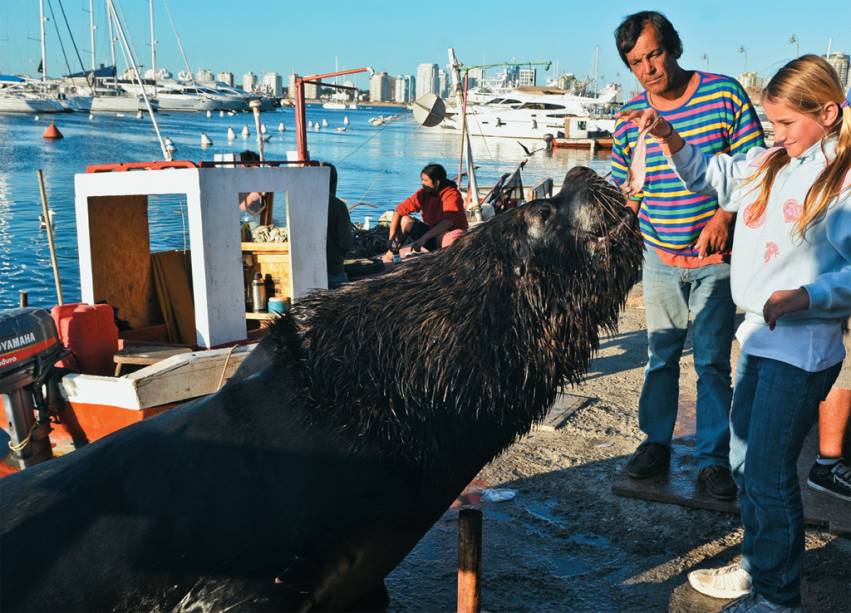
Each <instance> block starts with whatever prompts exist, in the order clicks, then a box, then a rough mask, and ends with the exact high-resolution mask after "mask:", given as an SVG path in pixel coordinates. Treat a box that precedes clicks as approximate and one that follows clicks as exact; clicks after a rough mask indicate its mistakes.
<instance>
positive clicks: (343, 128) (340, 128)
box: [334, 126, 348, 132]
mask: <svg viewBox="0 0 851 613" xmlns="http://www.w3.org/2000/svg"><path fill="white" fill-rule="evenodd" d="M334 129H335V130H337V132H345V131H346V130H347V129H348V128H346V126H340V127H338V128H334Z"/></svg>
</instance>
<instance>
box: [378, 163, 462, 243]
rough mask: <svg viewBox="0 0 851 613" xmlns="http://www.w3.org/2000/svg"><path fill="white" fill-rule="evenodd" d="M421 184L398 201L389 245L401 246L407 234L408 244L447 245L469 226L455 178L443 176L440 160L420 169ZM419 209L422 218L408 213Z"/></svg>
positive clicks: (443, 169)
mask: <svg viewBox="0 0 851 613" xmlns="http://www.w3.org/2000/svg"><path fill="white" fill-rule="evenodd" d="M420 178H421V180H422V188H421V189H419V190H418V191H417V192H416V193H415V194H413V195H411V196H409V197H408V198H407V199H406V200H404V201H403V202H401V203H400V204H399V205H398V206H397V207H396V210H395V211H394V212H393V219H392V220H391V222H390V236H389V238H390V244H391V249H394V248H396V249H397V248H398V247H401V246H402V245H404V244H405V242H406V241H407V240H408V238H410V239H412V240H413V241H414V242H413V243H412V245H411V247H412V248H413V250H414V251H419V250H420V249H421V248H422V247H425V248H426V249H428V250H429V251H434V250H436V249H439V248H441V247H447V246H449V245H450V244H451V243H452V242H454V240H455V239H457V238H458V236H460V235H461V234H463V232H464V231H465V230H466V229H467V228H468V227H469V226H468V224H467V214H466V213H465V212H464V199H463V198H462V196H461V192H459V191H458V186H457V185H456V184H455V182H454V181H450V180H449V179H447V178H446V169H445V168H444V167H443V166H441V165H440V164H429V165H428V166H426V167H425V168H423V169H422V171H421V172H420ZM417 212H419V213H420V214H421V215H422V218H423V220H422V221H419V220H417V219H414V218H413V217H411V215H412V214H413V213H417Z"/></svg>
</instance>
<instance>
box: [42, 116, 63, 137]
mask: <svg viewBox="0 0 851 613" xmlns="http://www.w3.org/2000/svg"><path fill="white" fill-rule="evenodd" d="M42 136H43V137H44V138H46V139H47V140H58V139H60V138H65V137H64V136H62V132H60V131H59V128H57V127H56V124H55V123H53V122H52V121H51V122H50V125H49V126H47V129H46V130H45V131H44V134H42Z"/></svg>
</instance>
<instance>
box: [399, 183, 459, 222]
mask: <svg viewBox="0 0 851 613" xmlns="http://www.w3.org/2000/svg"><path fill="white" fill-rule="evenodd" d="M417 211H419V212H421V213H422V216H423V221H424V222H425V223H426V225H427V226H428V227H429V228H433V227H434V226H436V225H437V224H439V223H440V222H441V221H443V220H444V219H448V220H450V221H451V222H452V227H451V228H449V229H450V230H466V229H467V228H468V227H469V226H468V224H467V214H466V213H465V212H464V199H463V198H462V197H461V192H459V191H458V187H457V186H456V185H455V183H453V182H452V181H448V182H447V184H446V186H445V187H442V188H441V189H440V191H439V192H438V193H436V194H435V193H433V192H428V191H426V190H425V189H420V190H418V191H417V192H416V193H414V194H413V195H412V196H409V197H408V198H407V199H405V200H404V201H403V202H401V203H400V204H399V205H398V206H397V207H396V212H397V213H399V215H410V214H411V213H416V212H417Z"/></svg>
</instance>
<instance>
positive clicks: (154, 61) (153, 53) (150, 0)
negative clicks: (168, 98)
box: [148, 0, 157, 96]
mask: <svg viewBox="0 0 851 613" xmlns="http://www.w3.org/2000/svg"><path fill="white" fill-rule="evenodd" d="M148 14H149V15H150V19H151V70H152V71H153V73H154V96H156V95H157V37H156V34H155V33H154V0H148Z"/></svg>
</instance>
